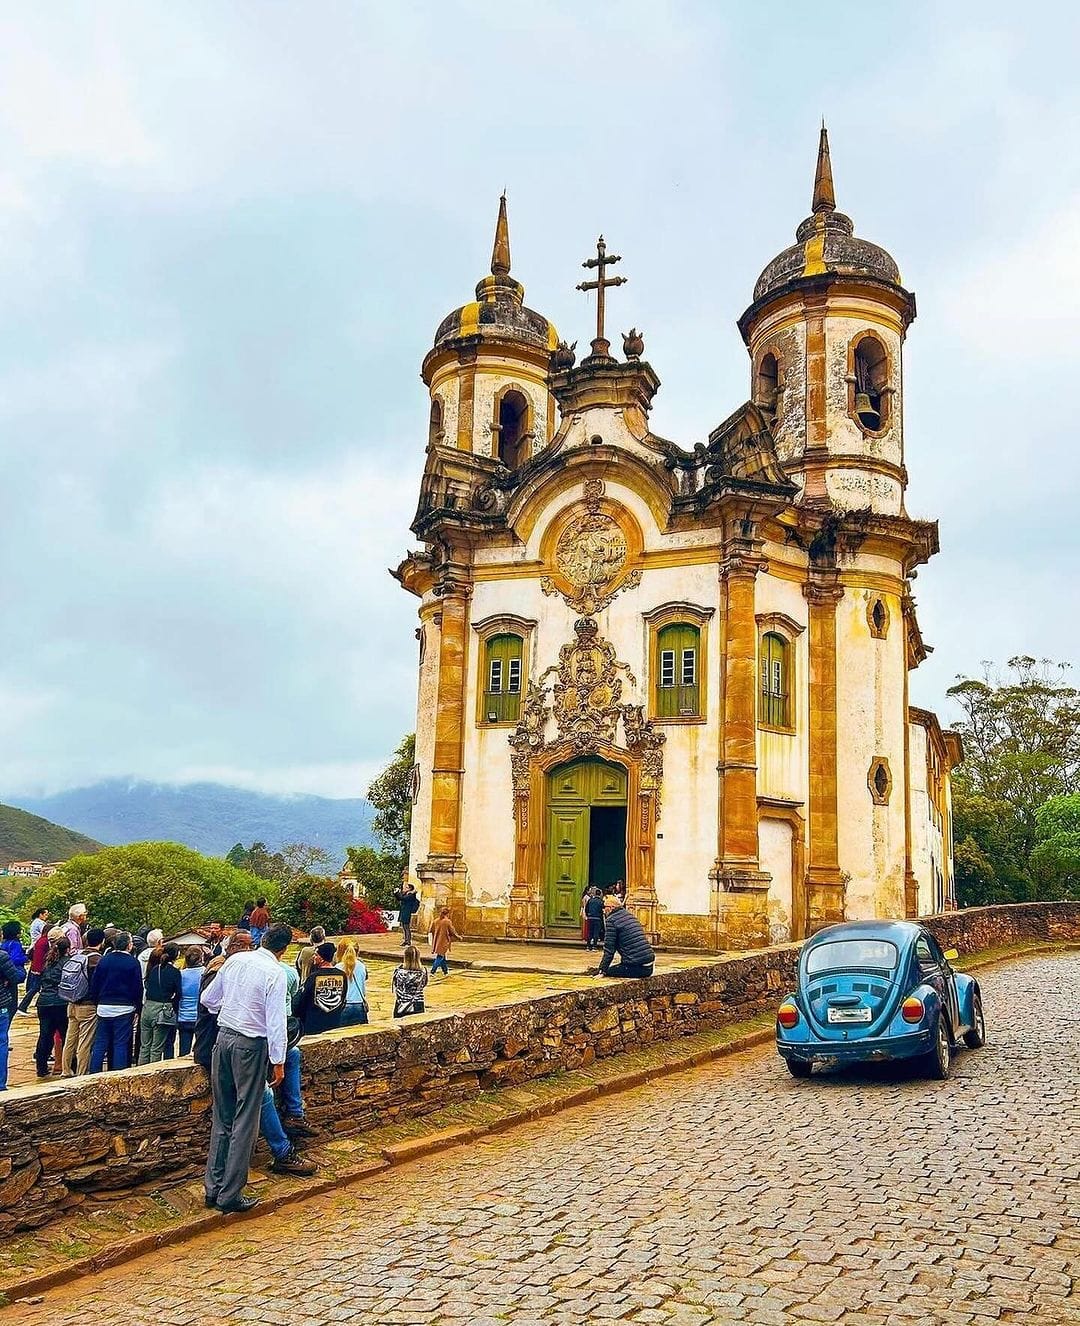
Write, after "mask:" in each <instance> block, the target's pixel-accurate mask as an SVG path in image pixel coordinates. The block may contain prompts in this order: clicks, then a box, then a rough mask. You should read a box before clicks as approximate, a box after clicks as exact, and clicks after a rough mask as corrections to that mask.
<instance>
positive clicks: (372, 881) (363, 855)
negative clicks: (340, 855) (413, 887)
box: [348, 847, 401, 907]
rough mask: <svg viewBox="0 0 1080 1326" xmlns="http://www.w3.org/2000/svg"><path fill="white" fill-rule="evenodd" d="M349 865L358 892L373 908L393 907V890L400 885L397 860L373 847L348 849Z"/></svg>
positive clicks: (399, 871)
mask: <svg viewBox="0 0 1080 1326" xmlns="http://www.w3.org/2000/svg"><path fill="white" fill-rule="evenodd" d="M348 853H349V865H350V866H352V868H353V874H354V875H355V876H356V882H357V884H359V886H360V891H361V892H362V893H363V895H364V897H365V898H366V899H367V901H368V902H369V903H371V905H372V906H373V907H393V906H394V890H395V889H396V888H398V887H400V885H401V870H400V868H399V866H398V858H397V857H392V856H387V855H386V854H385V853H384V852H377V851H376V850H375V848H374V847H350V848H349V849H348Z"/></svg>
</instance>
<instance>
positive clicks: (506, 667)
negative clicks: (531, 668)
mask: <svg viewBox="0 0 1080 1326" xmlns="http://www.w3.org/2000/svg"><path fill="white" fill-rule="evenodd" d="M485 650H486V659H485V661H486V665H487V666H486V668H485V672H486V674H487V690H486V691H485V692H484V722H485V723H516V722H517V720H518V718H519V716H520V714H521V668H522V662H521V659H522V639H521V636H520V635H493V636H492V637H491V638H490V639H489V640H488V641H487V644H486V646H485Z"/></svg>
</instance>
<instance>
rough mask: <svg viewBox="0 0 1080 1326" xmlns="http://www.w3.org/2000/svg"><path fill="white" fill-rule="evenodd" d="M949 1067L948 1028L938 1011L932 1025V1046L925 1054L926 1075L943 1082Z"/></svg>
mask: <svg viewBox="0 0 1080 1326" xmlns="http://www.w3.org/2000/svg"><path fill="white" fill-rule="evenodd" d="M951 1067H952V1046H951V1045H950V1044H949V1028H948V1026H947V1025H946V1022H945V1014H944V1013H939V1014H938V1020H937V1023H936V1024H935V1026H934V1048H933V1049H932V1050H931V1051H930V1053H929V1054H928V1055H927V1056H926V1071H927V1074H928V1076H930V1077H933V1078H936V1079H937V1080H938V1081H939V1082H944V1081H945V1079H946V1078H947V1077H948V1076H949V1069H950V1068H951Z"/></svg>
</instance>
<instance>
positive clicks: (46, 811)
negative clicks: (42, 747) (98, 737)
mask: <svg viewBox="0 0 1080 1326" xmlns="http://www.w3.org/2000/svg"><path fill="white" fill-rule="evenodd" d="M11 799H12V800H14V801H17V802H18V804H19V806H20V807H21V808H22V809H23V810H27V811H30V812H31V813H32V814H34V815H42V816H44V817H45V818H46V819H49V820H56V821H59V823H60V824H65V825H70V826H71V828H72V829H75V830H77V832H78V834H86V835H88V836H89V837H90V838H94V839H97V841H98V843H106V844H109V845H113V844H120V843H135V842H145V841H148V840H154V841H166V842H174V843H183V844H184V846H186V847H193V848H195V850H196V851H199V852H205V853H206V854H207V855H209V856H224V855H225V853H226V852H228V850H229V849H230V848H231V847H232V846H233V845H234V844H235V843H238V842H239V843H243V844H244V846H245V847H250V846H251V844H252V843H253V842H261V843H265V844H266V846H267V847H268V848H269V849H270V851H278V850H280V848H281V847H282V846H284V844H285V843H310V844H312V845H313V846H317V847H324V848H325V849H326V850H327V851H328V852H329V853H330V857H331V865H332V867H333V868H334V869H335V870H337V869H339V868H340V866H341V865H342V864H343V863H344V861H345V849H346V848H347V847H358V846H362V845H364V844H367V843H373V841H374V837H373V834H372V832H371V821H372V818H373V814H374V812H373V810H372V808H371V806H370V804H369V803H368V802H367V801H364V800H362V799H360V798H355V799H345V798H342V799H337V798H332V797H317V796H307V795H304V796H270V795H268V794H266V793H263V792H250V791H248V790H246V789H245V788H240V787H229V786H226V785H224V784H221V783H187V784H179V785H174V784H168V783H146V782H140V781H136V780H131V779H126V778H112V779H108V780H106V781H105V782H101V783H94V784H93V785H92V786H90V787H78V788H74V789H72V790H70V791H67V792H56V793H54V794H52V795H51V796H44V797H41V796H38V797H34V796H19V797H12V798H11ZM53 827H57V826H55V825H54V826H53ZM95 846H96V844H95ZM78 850H88V849H86V848H83V849H78ZM71 854H72V853H71V852H68V853H67V855H69V856H70V855H71ZM60 855H61V853H57V856H56V858H55V859H59V858H60Z"/></svg>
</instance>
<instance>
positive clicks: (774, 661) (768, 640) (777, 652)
mask: <svg viewBox="0 0 1080 1326" xmlns="http://www.w3.org/2000/svg"><path fill="white" fill-rule="evenodd" d="M758 712H759V714H760V718H761V722H762V723H764V724H765V725H766V726H768V727H782V728H790V727H792V726H793V724H792V720H791V646H790V644H789V643H788V641H787V640H785V639H784V637H783V636H782V635H777V634H776V632H775V631H768V632H766V633H765V635H763V636H762V637H761V690H760V696H759V703H758Z"/></svg>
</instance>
